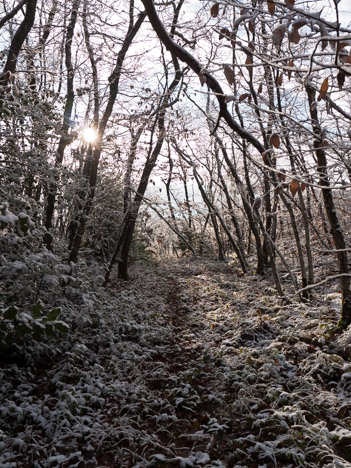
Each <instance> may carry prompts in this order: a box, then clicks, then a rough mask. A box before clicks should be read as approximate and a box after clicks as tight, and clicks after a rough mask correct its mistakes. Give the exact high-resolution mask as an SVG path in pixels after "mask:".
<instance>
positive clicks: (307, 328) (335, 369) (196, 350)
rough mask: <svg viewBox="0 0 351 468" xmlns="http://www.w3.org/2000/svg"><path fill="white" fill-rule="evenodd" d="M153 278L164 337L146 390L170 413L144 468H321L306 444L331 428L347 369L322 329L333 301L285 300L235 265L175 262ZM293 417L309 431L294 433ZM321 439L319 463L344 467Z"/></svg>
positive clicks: (339, 454) (348, 455) (330, 320)
mask: <svg viewBox="0 0 351 468" xmlns="http://www.w3.org/2000/svg"><path fill="white" fill-rule="evenodd" d="M155 274H156V277H154V278H152V275H151V276H149V278H148V279H147V280H146V283H145V281H144V282H143V287H145V285H147V283H148V282H150V283H151V284H150V285H149V286H146V288H147V291H148V292H147V293H146V296H148V295H149V294H150V295H151V296H152V297H153V298H155V297H158V301H159V303H162V302H163V305H164V307H163V310H162V312H161V313H160V319H161V321H163V322H164V324H169V325H171V335H170V337H169V339H168V340H167V341H166V342H164V343H163V345H162V346H161V347H160V349H159V352H157V354H156V356H155V359H156V360H157V361H161V362H162V363H163V364H164V367H163V369H162V372H161V373H160V376H159V377H158V378H156V379H151V387H150V388H151V389H152V390H153V391H154V392H156V394H158V395H159V396H161V397H162V398H164V397H166V398H167V401H168V402H169V403H170V404H171V406H172V407H173V416H174V417H175V419H174V421H173V422H172V424H171V425H168V426H167V424H165V426H166V427H164V428H162V424H160V427H159V428H158V433H159V434H162V433H163V432H164V434H163V436H164V438H162V439H163V441H164V443H165V446H166V448H167V450H166V452H161V453H159V454H154V455H153V457H152V458H151V461H150V462H149V463H150V465H147V466H150V467H151V466H152V467H153V466H155V467H156V466H157V467H158V466H169V467H172V466H175V467H178V466H184V467H188V466H189V467H190V466H206V467H212V466H213V467H215V466H222V467H223V466H225V467H229V468H230V467H233V466H238V467H239V466H247V467H252V468H254V467H256V466H257V467H258V466H311V467H313V466H320V465H319V462H318V461H317V460H314V457H315V456H316V454H315V453H314V452H313V450H314V449H311V453H312V454H313V456H311V455H309V456H308V457H306V453H305V449H304V446H305V444H306V442H308V443H309V444H312V446H314V444H317V445H320V444H321V443H322V441H323V440H324V442H323V443H324V444H325V442H326V440H325V438H323V436H322V432H323V431H322V429H321V428H322V426H323V425H324V424H327V425H328V424H329V427H330V429H331V430H332V429H335V427H337V424H335V423H333V424H330V421H331V420H332V419H333V418H334V417H335V415H336V413H335V409H336V408H335V403H336V400H335V395H334V391H335V386H336V385H337V384H336V379H340V378H341V377H342V374H343V372H345V370H346V369H347V367H346V368H345V363H344V362H343V359H342V358H341V357H339V356H337V354H335V353H334V352H333V351H332V349H330V348H328V346H327V343H326V336H327V335H326V334H325V332H328V330H329V329H330V327H331V326H332V325H333V324H335V322H336V319H337V316H336V313H335V312H336V311H335V305H336V303H337V300H338V299H337V297H335V296H333V295H331V297H329V298H328V301H320V302H318V301H317V302H316V303H315V304H314V306H311V305H309V306H305V305H303V304H299V303H294V304H290V305H283V303H282V301H281V300H280V299H279V298H278V297H277V295H276V293H275V291H274V289H273V288H272V287H271V284H272V283H271V279H269V278H262V277H256V276H245V277H244V276H243V275H242V274H241V272H240V270H239V269H238V268H237V267H236V266H235V265H233V264H231V265H229V264H225V263H215V262H206V261H199V262H197V261H184V262H172V263H168V264H163V265H161V266H160V267H159V268H158V269H157V272H155ZM155 281H156V283H155ZM137 283H138V280H136V283H134V285H136V284H137ZM333 301H334V302H333ZM327 334H328V333H327ZM346 366H347V364H346ZM316 394H318V395H319V397H316ZM298 395H300V397H298ZM302 395H303V396H302ZM300 398H301V401H299V399H300ZM340 405H341V406H342V403H341V401H340ZM333 414H334V416H333ZM306 415H308V416H306ZM165 420H167V418H165ZM299 423H300V424H301V423H303V424H301V425H302V426H303V425H304V424H305V425H306V426H307V427H308V429H307V427H306V433H305V432H304V430H301V431H300V430H293V429H292V427H293V426H294V425H296V424H297V425H299ZM312 428H313V429H312ZM311 434H313V437H312V435H311ZM350 434H351V433H350ZM311 437H312V439H313V438H314V442H312V439H311ZM350 442H351V438H350ZM327 445H328V448H327V449H323V450H324V453H323V457H325V459H326V460H328V459H330V460H342V463H343V465H342V466H349V465H348V462H350V461H351V451H350V449H348V448H346V449H344V448H340V446H341V447H342V446H343V444H340V443H339V445H338V444H336V446H334V447H333V446H332V445H331V446H330V448H329V445H330V443H328V444H327ZM347 445H348V444H347ZM323 450H322V452H323ZM189 454H190V456H189ZM318 456H321V455H318ZM344 457H345V458H344ZM307 460H308V461H307ZM262 462H263V463H264V464H263V465H262ZM291 462H292V464H290V463H291ZM265 463H266V464H265ZM306 463H307V465H306ZM345 463H346V464H345ZM141 466H144V465H142V464H141V465H140V467H141ZM350 466H351V464H350Z"/></svg>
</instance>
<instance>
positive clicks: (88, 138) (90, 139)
mask: <svg viewBox="0 0 351 468" xmlns="http://www.w3.org/2000/svg"><path fill="white" fill-rule="evenodd" d="M82 135H83V140H84V141H85V142H87V143H94V141H96V139H97V131H96V130H95V128H92V127H85V128H83V131H82Z"/></svg>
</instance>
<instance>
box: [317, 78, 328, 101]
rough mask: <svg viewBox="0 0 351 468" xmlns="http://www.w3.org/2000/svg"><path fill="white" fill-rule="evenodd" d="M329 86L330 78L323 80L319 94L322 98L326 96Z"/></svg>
mask: <svg viewBox="0 0 351 468" xmlns="http://www.w3.org/2000/svg"><path fill="white" fill-rule="evenodd" d="M328 87H329V82H328V78H325V80H324V81H323V83H322V85H321V88H320V90H319V96H320V98H321V99H325V98H326V96H327V91H328Z"/></svg>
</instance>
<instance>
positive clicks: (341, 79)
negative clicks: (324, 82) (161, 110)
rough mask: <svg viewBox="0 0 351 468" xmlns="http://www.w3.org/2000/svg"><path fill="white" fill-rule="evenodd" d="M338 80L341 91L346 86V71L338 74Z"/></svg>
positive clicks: (340, 71)
mask: <svg viewBox="0 0 351 468" xmlns="http://www.w3.org/2000/svg"><path fill="white" fill-rule="evenodd" d="M336 78H337V80H338V85H339V89H340V90H341V89H342V87H343V86H344V83H345V78H346V73H345V72H344V70H339V73H338V74H337V77H336Z"/></svg>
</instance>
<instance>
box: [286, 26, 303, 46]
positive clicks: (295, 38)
mask: <svg viewBox="0 0 351 468" xmlns="http://www.w3.org/2000/svg"><path fill="white" fill-rule="evenodd" d="M300 39H301V36H300V34H299V31H298V29H292V30H291V31H289V41H290V42H292V43H293V44H298V43H299V42H300Z"/></svg>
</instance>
